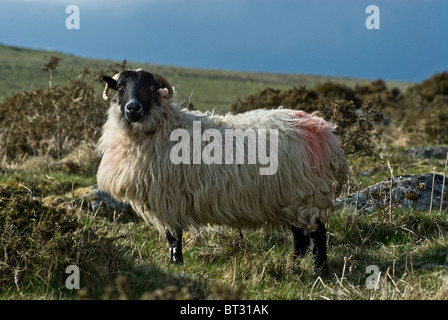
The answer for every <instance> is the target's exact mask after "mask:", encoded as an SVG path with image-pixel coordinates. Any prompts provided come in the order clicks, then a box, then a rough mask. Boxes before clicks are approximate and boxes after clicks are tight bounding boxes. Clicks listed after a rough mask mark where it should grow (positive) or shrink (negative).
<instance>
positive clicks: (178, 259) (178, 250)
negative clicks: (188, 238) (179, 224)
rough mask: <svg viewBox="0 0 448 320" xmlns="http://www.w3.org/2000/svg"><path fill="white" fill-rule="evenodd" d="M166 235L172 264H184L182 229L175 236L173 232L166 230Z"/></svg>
mask: <svg viewBox="0 0 448 320" xmlns="http://www.w3.org/2000/svg"><path fill="white" fill-rule="evenodd" d="M165 233H166V238H167V239H168V243H169V245H170V263H171V264H183V263H184V259H183V257H182V229H181V230H177V231H176V232H175V234H174V235H173V234H172V233H171V231H170V230H169V229H168V228H166V229H165Z"/></svg>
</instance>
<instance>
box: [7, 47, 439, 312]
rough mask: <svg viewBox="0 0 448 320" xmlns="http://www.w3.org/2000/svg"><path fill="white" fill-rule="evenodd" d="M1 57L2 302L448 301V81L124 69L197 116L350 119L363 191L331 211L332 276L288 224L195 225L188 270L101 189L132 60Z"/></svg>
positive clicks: (35, 54) (188, 235) (350, 152)
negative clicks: (162, 87)
mask: <svg viewBox="0 0 448 320" xmlns="http://www.w3.org/2000/svg"><path fill="white" fill-rule="evenodd" d="M0 55H1V57H2V59H1V60H0V74H1V75H2V76H1V77H0V81H1V85H0V247H1V250H0V299H201V300H203V299H221V300H224V299H231V300H237V299H254V300H255V299H261V300H281V299H291V300H293V299H294V300H295V299H310V300H318V299H319V300H320V299H325V300H328V299H343V300H347V299H361V300H364V299H366V300H367V299H369V300H372V299H406V300H407V299H447V298H448V269H447V263H448V256H447V231H448V222H447V221H448V210H447V207H446V206H447V204H448V203H447V200H446V199H448V193H447V190H448V181H445V180H446V174H447V172H448V171H447V170H448V169H447V166H448V164H447V162H448V159H447V154H446V152H447V149H446V147H441V145H446V144H448V72H443V73H440V74H436V75H433V76H432V77H431V78H429V79H427V80H425V81H423V82H422V83H421V84H415V85H411V84H407V83H396V82H387V81H386V82H384V81H382V80H380V79H378V80H374V79H373V80H374V81H372V80H359V79H350V78H327V77H322V76H310V75H284V74H263V73H248V72H231V71H219V70H199V69H189V68H179V67H170V66H153V65H150V64H137V63H126V65H125V66H124V67H125V68H137V67H142V68H144V69H148V70H151V71H152V72H155V73H160V74H162V75H163V76H165V77H166V78H167V79H168V80H169V81H170V82H171V83H172V85H173V86H175V87H176V89H177V98H178V100H181V99H188V98H189V97H191V101H192V102H193V104H194V107H195V108H197V109H201V110H206V109H211V108H216V109H217V110H218V111H221V112H224V111H232V112H234V113H237V112H244V111H247V110H251V109H253V108H260V107H266V108H271V107H272V106H278V105H284V106H289V107H290V108H294V109H297V110H299V109H300V110H305V111H307V112H314V111H319V113H320V114H321V115H322V117H324V118H326V119H327V120H329V121H331V122H333V123H336V124H337V125H338V136H339V140H340V142H341V146H342V148H343V150H344V152H345V154H346V156H347V158H348V160H349V164H350V169H351V179H350V180H351V181H350V182H349V183H348V184H347V185H346V186H345V188H344V191H345V197H344V198H342V199H341V198H340V202H339V203H340V204H341V205H339V206H338V207H337V208H336V210H334V211H333V212H332V214H331V215H330V217H329V221H328V229H327V230H328V262H329V268H330V275H329V276H328V277H323V278H322V277H320V276H319V277H316V276H317V275H316V274H315V273H314V272H313V256H312V254H311V252H310V253H308V254H307V255H306V256H305V257H304V258H303V259H299V260H296V258H295V257H294V254H293V238H292V235H291V233H290V232H289V230H286V229H285V230H277V231H267V230H256V231H255V230H232V229H229V228H216V229H212V228H207V229H205V230H200V231H198V232H196V230H194V231H193V230H192V231H188V232H185V233H184V238H183V240H184V261H185V264H184V265H183V266H177V265H175V266H173V265H169V254H168V253H169V248H168V243H167V242H166V240H165V237H164V235H163V234H160V233H159V232H158V231H157V230H156V229H155V228H153V227H152V226H151V225H148V224H146V222H145V221H143V219H141V218H140V217H137V215H136V214H135V213H134V212H133V211H132V210H131V209H130V208H129V206H127V205H126V204H120V205H119V206H116V203H114V202H113V201H111V199H110V197H105V196H104V194H103V195H102V196H99V195H101V193H99V192H98V189H96V187H95V185H96V182H97V179H96V172H97V169H98V165H99V161H100V158H99V156H98V153H97V151H96V146H97V143H98V139H99V137H100V135H101V127H102V125H103V124H104V121H105V118H106V108H107V105H108V102H105V101H104V100H103V99H102V96H101V91H102V89H103V83H102V82H101V81H100V80H98V77H99V75H101V74H102V73H103V72H107V73H112V72H114V70H117V71H118V70H121V68H122V67H123V65H124V63H123V62H118V61H107V60H94V59H84V58H79V57H73V56H70V55H66V54H61V53H57V52H47V51H36V50H28V49H21V48H11V47H6V46H1V45H0ZM52 56H56V57H58V58H59V59H61V60H60V62H59V64H58V65H57V67H56V69H55V72H54V77H53V85H52V87H51V88H49V79H48V78H47V74H46V73H45V72H44V71H43V70H42V67H43V66H44V65H45V64H47V63H48V62H49V60H50V58H51V57H52ZM106 70H108V71H106ZM395 88H398V89H399V90H397V89H395ZM416 146H419V148H411V147H416ZM429 146H431V148H428V147H429ZM436 173H438V174H436ZM411 178H412V179H411ZM400 181H405V182H406V184H405V185H403V184H401V185H398V183H400ZM433 181H436V182H437V184H436V187H435V188H434V187H432V186H431V185H432V184H434V183H433ZM299 183H301V182H300V181H299ZM442 185H443V186H444V187H442ZM366 187H367V188H366ZM370 187H372V188H370ZM397 193H399V197H398V198H396V200H397V201H395V198H393V197H394V195H396V194H397ZM354 195H356V198H355V197H354ZM391 195H392V196H391ZM255 196H257V195H255ZM428 198H429V199H430V200H429V201H430V203H431V206H430V207H429V210H428V202H427V199H428ZM371 200H372V201H371ZM367 201H370V202H367ZM369 203H372V204H373V205H372V206H371V207H368V206H367V204H369ZM409 203H411V204H413V206H409V207H408V206H403V205H402V204H409ZM111 204H112V205H111ZM114 205H115V206H114ZM417 205H418V206H417ZM367 211H368V212H367ZM241 233H242V234H243V237H242V236H241ZM372 266H373V267H376V268H377V271H374V273H373V274H372V275H369V272H368V270H371V269H370V268H371V267H372ZM73 267H75V268H74V269H73ZM67 268H71V269H69V270H72V272H73V277H72V274H70V275H69V274H68V272H67V270H68V269H67ZM75 270H78V273H77V274H76V273H75ZM75 275H77V276H76V277H77V279H78V284H79V282H80V286H79V287H76V286H75V283H76V281H74V282H70V281H69V280H74V279H75V278H76V277H75ZM372 276H374V277H373V279H376V286H375V288H373V287H372V286H371V284H372V283H371V282H370V280H369V279H372ZM373 289H375V290H373ZM269 304H270V305H271V302H270V303H269ZM153 306H154V305H153ZM169 311H173V312H174V311H176V310H175V309H174V308H170V310H169Z"/></svg>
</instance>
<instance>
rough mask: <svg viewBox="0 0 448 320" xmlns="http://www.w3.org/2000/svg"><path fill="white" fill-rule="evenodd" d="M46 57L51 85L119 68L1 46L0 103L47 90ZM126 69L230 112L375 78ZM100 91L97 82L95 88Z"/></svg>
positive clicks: (202, 105) (206, 107) (179, 94)
mask: <svg viewBox="0 0 448 320" xmlns="http://www.w3.org/2000/svg"><path fill="white" fill-rule="evenodd" d="M51 56H56V57H58V58H60V59H61V61H60V63H59V65H58V66H57V68H56V71H55V73H54V80H53V85H63V84H66V83H67V79H68V78H69V77H70V76H72V77H76V76H77V75H78V74H79V73H80V72H81V71H82V70H83V69H84V68H89V70H90V71H98V70H101V69H105V68H108V67H110V66H114V65H116V64H120V63H121V61H111V60H98V59H89V58H81V57H76V56H73V55H68V54H64V53H60V52H54V51H44V50H31V49H25V48H17V47H11V46H5V45H0V57H1V59H0V101H2V100H3V98H5V97H6V96H7V95H9V94H10V93H12V92H17V91H23V90H31V89H36V88H46V87H48V79H47V76H46V74H45V72H43V71H42V66H43V65H44V64H45V63H47V62H48V61H49V59H50V57H51ZM127 66H129V68H143V69H145V70H148V71H151V72H154V73H160V74H161V75H163V76H165V77H166V78H167V79H168V81H170V83H171V84H172V85H173V86H174V87H175V88H176V91H177V98H178V100H182V99H191V101H192V102H193V104H194V106H195V108H197V109H200V110H211V109H215V110H216V111H218V112H226V111H229V110H230V105H231V104H232V103H235V102H236V101H237V100H238V99H239V98H243V97H245V96H247V95H250V94H254V93H256V92H257V91H259V90H262V89H264V88H266V87H272V88H275V89H287V88H292V87H294V86H301V85H306V86H314V85H316V84H320V83H324V82H326V81H332V82H335V83H341V84H345V85H347V86H349V87H354V86H355V85H359V84H366V83H369V82H370V81H372V80H375V79H354V78H336V77H326V76H317V75H300V74H274V73H255V72H236V71H222V70H204V69H193V68H183V67H175V66H156V65H151V64H146V63H136V62H128V63H127ZM386 84H387V86H388V87H390V88H392V87H396V88H398V89H400V90H401V91H402V92H404V91H405V90H406V88H407V87H408V86H409V85H411V83H405V82H388V81H386ZM98 90H101V84H98Z"/></svg>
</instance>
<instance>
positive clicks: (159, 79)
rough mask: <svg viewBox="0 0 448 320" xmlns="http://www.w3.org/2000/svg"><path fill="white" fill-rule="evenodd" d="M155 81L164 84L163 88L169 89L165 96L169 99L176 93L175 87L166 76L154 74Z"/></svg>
mask: <svg viewBox="0 0 448 320" xmlns="http://www.w3.org/2000/svg"><path fill="white" fill-rule="evenodd" d="M154 81H155V82H157V83H160V84H161V85H162V88H167V89H168V94H167V95H166V96H164V98H165V99H169V98H171V97H172V96H173V95H174V91H173V87H172V86H171V84H170V83H169V82H168V81H167V80H166V79H165V78H164V77H162V76H161V75H159V74H154Z"/></svg>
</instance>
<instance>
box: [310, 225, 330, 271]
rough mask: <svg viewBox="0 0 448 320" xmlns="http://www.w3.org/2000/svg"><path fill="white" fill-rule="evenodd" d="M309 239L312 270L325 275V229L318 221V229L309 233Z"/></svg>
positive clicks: (326, 266) (326, 267) (326, 268)
mask: <svg viewBox="0 0 448 320" xmlns="http://www.w3.org/2000/svg"><path fill="white" fill-rule="evenodd" d="M310 238H311V247H312V251H313V256H314V270H315V271H316V272H317V273H319V274H321V275H327V274H328V265H327V229H326V228H325V225H324V224H323V223H322V221H318V228H317V230H316V231H314V232H311V234H310Z"/></svg>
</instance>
